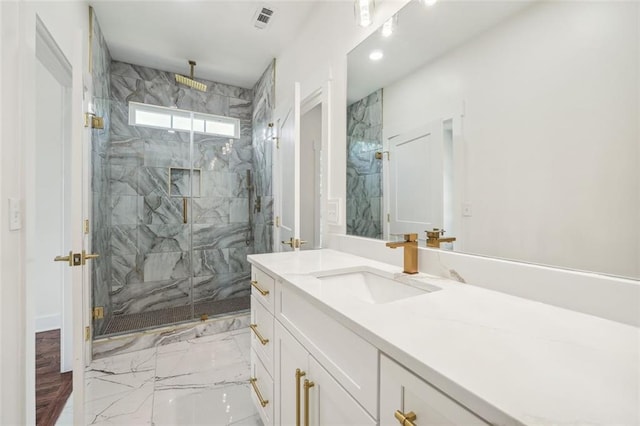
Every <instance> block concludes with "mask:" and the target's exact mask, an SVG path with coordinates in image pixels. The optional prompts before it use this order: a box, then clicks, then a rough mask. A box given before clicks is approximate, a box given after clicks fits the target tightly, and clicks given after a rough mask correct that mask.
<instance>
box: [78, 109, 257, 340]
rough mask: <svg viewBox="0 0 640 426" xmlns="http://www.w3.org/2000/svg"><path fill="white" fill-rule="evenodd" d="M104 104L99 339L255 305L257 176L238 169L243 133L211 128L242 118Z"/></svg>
mask: <svg viewBox="0 0 640 426" xmlns="http://www.w3.org/2000/svg"><path fill="white" fill-rule="evenodd" d="M101 102H102V103H104V104H105V106H104V108H102V110H103V111H102V113H103V114H104V115H105V116H106V117H107V118H108V120H105V122H106V125H105V129H104V131H102V133H100V132H99V131H97V130H93V144H94V146H93V148H94V152H92V168H93V170H94V200H93V201H94V205H93V220H92V221H93V223H94V226H93V228H92V232H91V236H92V241H93V243H94V244H98V245H100V247H99V249H100V250H101V254H102V255H101V257H100V262H96V263H95V265H96V266H95V267H94V268H93V277H94V281H93V298H92V299H93V303H94V308H97V307H102V308H103V311H104V318H102V319H95V320H94V335H95V336H96V337H99V336H104V335H113V334H120V333H128V332H132V331H138V330H142V329H148V328H153V327H159V326H163V325H168V324H175V323H179V322H183V321H191V320H193V319H194V318H197V319H207V318H212V317H215V316H219V315H224V314H229V313H235V312H238V311H241V310H246V309H248V307H249V295H250V290H249V277H250V272H249V269H248V267H247V266H246V265H247V263H246V255H247V253H248V245H249V242H248V241H249V240H248V239H247V238H248V237H247V235H248V233H250V226H249V220H248V215H249V206H248V202H249V200H248V194H249V189H248V184H247V181H246V178H247V176H248V175H250V172H249V173H247V172H246V170H243V171H242V173H240V172H237V171H231V170H232V169H233V167H231V168H230V163H233V161H234V160H233V156H231V155H230V153H231V149H230V148H231V147H233V144H234V143H235V142H234V141H235V139H230V138H228V137H219V136H214V135H208V134H204V132H205V131H206V130H207V127H208V126H209V121H211V123H217V122H221V123H222V125H223V129H224V125H227V126H229V123H232V124H233V123H234V121H233V120H222V121H220V120H216V119H215V116H209V115H203V114H197V113H192V112H190V111H185V110H178V109H173V108H165V109H164V110H165V111H167V113H168V114H169V115H164V116H163V114H164V112H163V109H162V108H158V107H152V106H148V107H144V106H143V107H141V108H139V110H135V111H132V109H130V105H133V106H132V108H133V109H135V108H136V106H135V105H134V104H135V103H133V102H132V103H129V102H124V101H123V100H118V99H111V100H108V101H103V100H100V99H94V103H95V104H96V105H98V104H100V103H101ZM138 105H140V104H138ZM167 117H168V118H167ZM136 120H139V122H138V125H133V124H136ZM163 127H164V128H163ZM237 127H238V128H239V125H237ZM227 129H229V127H227ZM237 130H238V131H239V129H237ZM100 137H102V138H103V139H104V141H103V140H101V139H100ZM243 176H244V177H243ZM98 183H99V184H98ZM94 247H95V245H94Z"/></svg>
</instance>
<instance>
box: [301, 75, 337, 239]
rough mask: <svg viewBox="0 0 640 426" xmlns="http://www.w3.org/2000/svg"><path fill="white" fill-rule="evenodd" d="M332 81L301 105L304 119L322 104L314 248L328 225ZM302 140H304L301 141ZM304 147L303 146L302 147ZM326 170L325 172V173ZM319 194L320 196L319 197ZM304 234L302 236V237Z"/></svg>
mask: <svg viewBox="0 0 640 426" xmlns="http://www.w3.org/2000/svg"><path fill="white" fill-rule="evenodd" d="M330 84H331V82H329V81H327V82H326V83H325V84H323V85H322V86H321V87H318V88H317V89H316V90H314V91H313V92H311V94H309V95H308V96H307V97H305V98H304V99H303V100H302V102H301V105H300V118H301V121H302V117H304V115H305V114H307V113H308V112H309V111H311V110H313V109H314V108H316V107H318V106H320V108H321V114H320V121H321V122H320V133H321V138H320V154H321V155H320V156H319V157H318V156H314V157H315V161H316V167H317V175H316V177H315V182H316V186H315V188H314V192H315V193H316V197H314V198H315V200H316V201H315V206H314V210H315V217H316V218H317V223H315V224H314V231H315V232H314V234H315V235H314V242H315V245H316V247H314V248H322V247H323V245H324V244H323V242H324V240H325V239H324V237H323V234H324V232H323V231H324V229H325V228H326V226H325V225H324V220H325V212H326V204H327V194H326V188H328V186H327V185H328V183H329V180H328V173H327V172H326V169H327V167H326V165H327V164H328V157H327V151H328V147H329V128H328V124H327V123H328V120H329V85H330ZM301 142H302V141H301ZM301 148H302V147H301ZM323 172H324V173H323ZM322 188H325V191H324V192H323V191H322ZM318 195H319V197H318ZM302 237H303V236H300V238H302Z"/></svg>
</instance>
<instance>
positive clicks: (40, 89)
mask: <svg viewBox="0 0 640 426" xmlns="http://www.w3.org/2000/svg"><path fill="white" fill-rule="evenodd" d="M36 97H37V103H36V118H37V119H36V120H35V123H34V124H35V126H36V158H35V166H36V167H35V189H36V191H35V197H34V200H35V206H34V207H35V209H34V210H35V212H33V213H34V214H33V215H30V217H31V218H32V219H33V222H34V223H27V226H29V227H31V226H33V229H34V230H35V237H36V239H37V242H35V244H33V249H34V252H33V253H28V255H27V259H26V261H27V269H28V271H29V273H27V279H28V280H30V285H31V286H32V288H33V291H34V298H35V330H36V332H38V331H44V330H52V329H57V328H60V325H61V324H60V318H61V317H60V315H61V307H62V272H63V269H62V268H61V267H60V264H59V263H54V262H52V261H51V260H52V259H53V258H54V257H55V256H57V255H62V254H64V251H65V248H64V247H63V244H62V243H63V235H62V212H63V205H62V179H63V174H62V153H63V144H62V136H63V128H62V114H63V88H62V86H61V85H60V83H59V82H58V81H57V80H56V79H55V78H54V77H53V76H52V75H51V73H50V72H49V71H48V70H47V69H46V68H45V67H44V65H42V63H40V61H36Z"/></svg>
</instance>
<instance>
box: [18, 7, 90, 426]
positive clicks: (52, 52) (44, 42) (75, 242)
mask: <svg viewBox="0 0 640 426" xmlns="http://www.w3.org/2000/svg"><path fill="white" fill-rule="evenodd" d="M20 26H21V32H22V37H24V40H25V42H24V44H23V47H24V49H22V51H21V52H20V54H19V57H20V67H21V70H22V77H23V79H24V81H25V82H27V83H25V85H24V90H25V92H24V93H23V95H22V97H23V99H24V100H25V101H24V102H23V103H22V105H21V107H20V110H21V114H22V116H23V117H25V118H24V119H23V120H21V122H20V129H21V133H22V136H23V138H22V140H23V141H24V151H23V153H24V156H23V160H22V161H23V163H22V164H23V165H24V180H25V186H24V192H23V193H24V194H25V195H24V196H25V205H26V206H28V207H30V208H33V206H32V205H30V204H28V203H27V200H28V198H29V197H33V193H32V192H33V189H34V185H35V179H34V177H35V174H34V172H33V166H34V164H35V158H36V157H35V155H36V152H35V143H36V142H35V141H36V135H35V129H34V126H33V122H32V120H33V119H34V117H35V99H36V93H35V90H36V85H35V71H36V63H37V61H39V60H40V57H41V56H40V55H46V57H48V59H47V62H48V63H49V65H50V66H52V67H53V69H54V70H56V72H57V73H65V74H67V76H68V77H69V81H68V82H66V83H68V87H67V90H69V95H70V96H69V100H70V105H69V107H68V114H69V116H68V126H65V128H67V129H68V131H69V133H68V134H66V135H65V138H64V139H63V145H64V146H63V150H68V154H69V155H68V156H67V158H68V164H65V168H68V169H69V170H70V172H69V173H68V174H66V175H65V178H67V179H69V180H70V182H69V184H68V185H66V188H65V190H66V191H65V197H68V200H67V203H68V204H67V205H68V206H69V207H70V211H69V212H65V214H66V215H67V216H68V219H67V220H66V222H65V223H66V224H68V226H67V227H65V229H64V232H65V237H64V238H65V243H66V244H67V247H66V248H65V250H68V251H73V252H74V253H79V252H81V251H82V250H83V249H84V245H83V235H82V221H83V208H82V204H83V198H85V195H84V193H83V185H84V182H83V177H84V176H83V173H84V172H83V169H84V167H83V151H84V149H85V146H87V145H86V142H87V141H86V138H85V137H84V136H83V131H84V128H83V120H82V118H83V102H82V96H83V88H84V81H83V72H82V69H81V68H82V66H81V65H82V64H83V63H84V59H83V58H84V57H85V56H84V55H85V52H84V47H85V43H84V41H85V38H84V33H83V30H82V29H81V28H78V29H77V30H76V31H75V37H74V45H73V48H72V51H71V53H70V54H71V57H70V58H69V57H68V56H67V55H65V53H64V52H63V50H62V49H61V48H60V47H59V44H58V43H57V41H56V39H55V37H53V36H52V34H51V33H50V32H49V31H48V29H47V27H46V24H45V23H44V21H42V20H41V19H40V17H39V16H38V15H37V13H33V14H31V13H26V14H25V15H23V21H22V22H21V25H20ZM38 48H41V49H38ZM41 62H42V61H41ZM42 63H43V65H44V66H45V68H47V69H49V70H50V68H49V66H47V64H45V63H44V62H42ZM54 75H55V74H54ZM88 146H89V148H90V145H88ZM31 204H33V203H31ZM25 210H27V208H25ZM26 214H27V215H28V214H31V212H30V211H26ZM26 234H27V232H26V230H25V239H24V240H23V241H24V242H25V246H24V250H25V251H26V250H28V249H29V246H27V242H28V240H27V238H26ZM25 254H26V253H25ZM60 254H63V253H60ZM44 260H46V259H44ZM51 261H52V262H53V259H51ZM21 266H22V268H24V269H23V270H24V271H25V273H26V271H27V268H26V256H25V257H24V258H23V259H22V261H21ZM60 267H61V268H65V267H66V268H69V269H68V270H67V271H66V273H68V274H69V276H70V288H65V289H64V293H63V306H62V310H63V311H65V312H63V313H62V314H63V319H62V324H61V325H62V326H64V327H66V331H65V334H66V335H68V334H70V335H71V339H70V340H71V341H72V344H71V345H70V346H71V347H70V348H69V349H70V351H71V353H70V354H69V353H68V354H67V356H68V359H67V362H69V359H70V363H71V366H72V370H73V393H72V398H73V409H74V423H78V424H80V423H84V367H85V358H84V347H85V338H84V336H85V319H84V317H85V315H87V314H88V313H87V312H85V309H84V306H83V298H84V296H85V282H84V280H83V275H84V271H83V270H84V269H88V268H83V267H73V268H70V267H69V266H65V265H63V264H62V263H61V264H60ZM34 291H35V289H34V288H33V286H32V285H31V284H30V282H29V281H28V280H25V289H24V323H25V328H24V332H25V336H24V339H25V340H24V342H25V353H24V356H25V376H24V378H25V382H24V388H23V389H24V392H25V393H24V394H23V395H24V398H25V399H24V400H25V405H24V410H25V412H24V418H25V420H26V423H27V424H35V320H34V298H33V296H34Z"/></svg>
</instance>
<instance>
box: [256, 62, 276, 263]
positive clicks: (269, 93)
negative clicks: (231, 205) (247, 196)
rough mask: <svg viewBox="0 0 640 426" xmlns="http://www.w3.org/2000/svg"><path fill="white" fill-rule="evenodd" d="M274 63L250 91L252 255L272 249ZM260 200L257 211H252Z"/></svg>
mask: <svg viewBox="0 0 640 426" xmlns="http://www.w3.org/2000/svg"><path fill="white" fill-rule="evenodd" d="M275 68H276V63H275V59H274V60H273V61H272V62H271V64H270V65H269V66H268V67H267V69H266V70H265V71H264V73H263V74H262V77H260V80H258V82H257V83H256V85H255V86H254V88H253V93H254V98H253V169H254V171H255V173H254V187H255V192H254V197H253V198H254V200H253V201H252V203H253V204H252V206H253V208H252V211H253V229H254V237H255V239H254V251H255V253H268V252H271V251H272V248H273V188H272V181H271V170H272V165H273V158H272V156H273V141H272V140H271V139H270V137H269V135H270V133H271V129H270V127H269V123H272V122H273V108H274V104H275V102H274V99H275ZM256 197H260V204H261V207H260V211H258V209H257V208H256V201H255V200H256Z"/></svg>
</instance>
